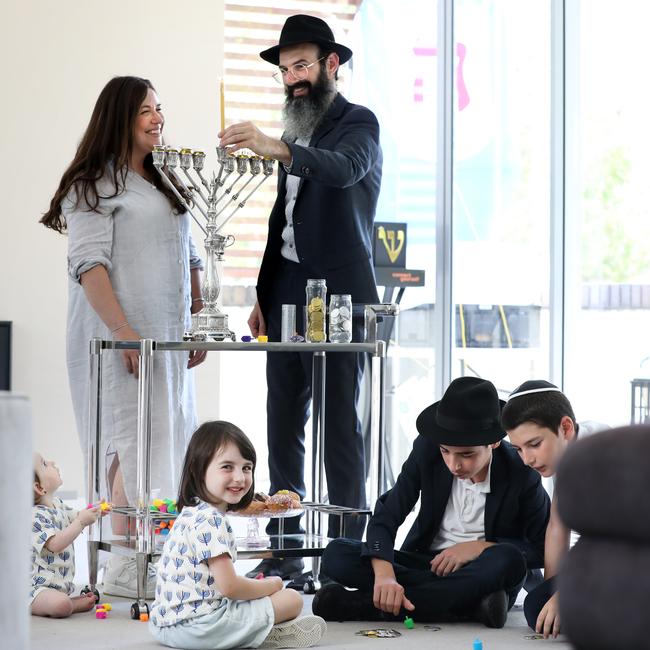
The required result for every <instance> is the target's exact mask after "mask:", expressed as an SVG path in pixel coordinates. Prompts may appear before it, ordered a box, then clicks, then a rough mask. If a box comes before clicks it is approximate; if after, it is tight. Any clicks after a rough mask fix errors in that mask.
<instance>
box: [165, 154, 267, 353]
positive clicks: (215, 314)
mask: <svg viewBox="0 0 650 650" xmlns="http://www.w3.org/2000/svg"><path fill="white" fill-rule="evenodd" d="M204 163H205V153H204V152H203V151H192V150H191V149H181V150H180V151H179V150H178V149H173V148H171V147H166V146H160V147H154V150H153V164H154V166H155V167H156V169H157V170H158V173H159V174H160V176H161V178H162V179H163V182H164V183H165V184H166V185H167V187H169V188H170V189H171V190H172V192H173V193H174V194H175V195H176V198H177V199H178V200H179V201H180V203H181V204H182V205H183V207H184V208H185V209H186V210H187V211H188V212H189V213H190V215H191V216H192V218H193V219H194V221H196V223H197V224H198V225H199V228H201V230H202V231H203V233H204V234H205V254H206V262H205V271H204V273H203V281H202V283H201V297H202V298H203V309H202V310H201V311H199V312H197V313H196V314H193V315H192V328H191V329H190V331H188V332H185V335H184V336H183V338H184V340H192V341H207V340H213V341H224V340H226V339H231V340H232V341H234V340H235V333H234V332H233V331H231V330H230V329H229V328H228V316H227V315H226V314H224V313H223V312H222V311H221V310H220V309H219V305H218V300H219V295H220V294H221V276H222V264H223V256H224V251H225V249H226V248H228V247H229V246H231V245H232V244H233V243H234V241H235V238H234V237H233V236H232V235H223V234H221V231H222V230H223V227H224V226H225V225H226V224H227V223H228V222H229V221H230V219H232V217H233V216H234V215H235V213H236V212H237V211H238V210H240V209H241V208H243V207H244V205H246V201H248V199H250V197H251V196H252V195H253V194H254V193H255V192H256V191H257V190H258V189H259V187H260V185H262V183H263V182H264V181H265V180H266V179H267V178H268V177H269V176H271V175H272V174H273V163H274V161H273V160H272V159H270V158H260V157H259V156H246V155H243V154H240V155H233V154H230V153H228V152H227V151H226V150H225V149H224V148H222V147H217V163H218V165H219V167H218V172H217V173H214V172H213V174H212V178H211V179H210V181H208V180H207V179H206V178H205V176H204V175H203V166H204ZM179 169H180V170H181V171H182V173H183V175H184V176H185V179H183V178H182V177H181V174H180V173H179V171H178V170H179ZM231 177H232V178H231ZM258 177H259V178H258ZM172 179H173V180H174V182H175V183H177V184H178V185H179V186H181V187H183V188H184V189H185V190H186V191H187V193H188V194H189V196H191V197H192V201H191V203H192V205H190V204H189V203H188V202H187V201H186V200H185V199H184V198H183V196H182V195H181V193H180V192H179V191H178V189H177V187H176V185H174V183H173V182H172ZM229 179H230V180H229ZM254 179H257V182H256V183H254V184H253V186H252V189H250V188H249V189H248V193H247V194H245V195H244V194H243V193H244V190H247V188H248V186H249V184H250V183H251V182H252V181H253V180H254ZM228 180H229V183H228V184H226V181H228ZM240 197H242V198H241V199H240ZM195 208H196V209H197V210H198V211H199V212H200V213H201V214H202V216H203V218H204V220H205V224H206V225H205V227H203V223H202V221H201V219H199V218H198V217H197V216H196V214H195V212H194V209H195Z"/></svg>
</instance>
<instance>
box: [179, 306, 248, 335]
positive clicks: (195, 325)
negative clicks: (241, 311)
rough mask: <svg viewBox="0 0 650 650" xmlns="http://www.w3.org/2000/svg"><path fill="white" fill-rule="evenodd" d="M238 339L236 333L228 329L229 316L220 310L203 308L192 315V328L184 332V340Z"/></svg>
mask: <svg viewBox="0 0 650 650" xmlns="http://www.w3.org/2000/svg"><path fill="white" fill-rule="evenodd" d="M226 339H230V340H231V341H234V340H235V339H236V337H235V333H234V332H233V331H232V330H230V329H228V316H226V315H225V314H222V313H221V312H219V311H206V309H205V308H204V309H202V310H201V311H200V312H198V313H197V314H193V315H192V329H191V330H189V332H185V334H183V340H184V341H208V340H212V341H225V340H226Z"/></svg>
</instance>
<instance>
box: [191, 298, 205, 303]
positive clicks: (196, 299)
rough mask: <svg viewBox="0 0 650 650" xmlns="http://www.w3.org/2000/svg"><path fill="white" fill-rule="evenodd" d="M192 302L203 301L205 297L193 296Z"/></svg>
mask: <svg viewBox="0 0 650 650" xmlns="http://www.w3.org/2000/svg"><path fill="white" fill-rule="evenodd" d="M192 302H203V298H200V297H199V298H192Z"/></svg>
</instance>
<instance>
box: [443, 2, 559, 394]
mask: <svg viewBox="0 0 650 650" xmlns="http://www.w3.org/2000/svg"><path fill="white" fill-rule="evenodd" d="M549 25H550V9H549V3H548V2H546V1H545V0H517V1H512V2H503V1H498V2H492V1H482V2H478V1H477V0H459V1H458V2H456V3H455V31H456V34H455V38H456V49H457V52H458V54H459V59H458V65H457V67H456V83H455V86H454V87H455V91H456V97H455V102H454V105H455V120H454V137H453V142H454V150H453V153H454V174H453V194H452V196H453V267H452V269H451V271H452V274H453V276H452V277H453V297H454V303H455V314H454V317H455V328H454V333H455V336H454V340H453V341H452V342H451V345H452V346H453V355H452V376H461V375H478V376H480V377H484V378H486V379H490V380H491V381H493V382H494V383H495V385H496V386H497V387H498V388H500V389H502V390H505V391H507V390H511V389H512V388H514V386H516V385H517V384H518V383H521V382H522V381H524V380H525V379H528V378H530V377H531V376H534V377H546V376H547V374H548V358H549V333H548V331H549V330H548V308H549V295H548V286H549V281H548V278H549V259H550V256H549V209H550V184H549V183H550V181H549V179H550V174H549V141H550V135H549V134H550V66H549V61H550V29H549Z"/></svg>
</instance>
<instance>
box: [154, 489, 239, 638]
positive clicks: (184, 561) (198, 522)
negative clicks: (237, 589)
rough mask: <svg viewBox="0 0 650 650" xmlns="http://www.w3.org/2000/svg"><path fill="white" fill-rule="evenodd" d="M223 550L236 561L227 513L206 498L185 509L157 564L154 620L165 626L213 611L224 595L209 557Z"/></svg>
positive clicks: (175, 523)
mask: <svg viewBox="0 0 650 650" xmlns="http://www.w3.org/2000/svg"><path fill="white" fill-rule="evenodd" d="M224 553H227V554H228V555H230V558H231V559H232V561H233V562H234V561H235V560H236V559H237V550H236V547H235V537H234V535H233V532H232V528H231V527H230V524H229V523H228V520H227V518H226V516H225V515H224V514H223V513H222V512H220V511H219V510H217V509H216V508H215V507H214V506H211V505H210V504H208V503H205V502H203V501H200V502H199V503H198V504H197V505H196V506H186V507H185V508H183V510H182V511H181V513H180V515H179V516H178V518H177V519H176V521H175V522H174V525H173V526H172V529H171V532H170V533H169V536H168V538H167V540H166V541H165V545H164V547H163V551H162V556H161V558H160V562H159V564H158V579H157V582H156V599H155V601H154V603H153V606H152V608H151V615H150V619H151V622H152V623H153V624H154V625H157V626H158V627H166V626H169V625H176V624H177V623H179V622H181V621H186V620H189V619H192V618H195V617H197V616H203V615H205V614H209V613H210V612H212V611H213V610H214V609H215V608H216V607H217V606H218V605H219V603H220V602H221V599H222V598H223V595H222V594H221V593H220V592H219V590H218V589H217V586H216V584H215V581H214V578H213V577H212V575H211V573H210V569H209V567H208V559H209V558H212V557H217V556H219V555H223V554H224Z"/></svg>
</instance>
